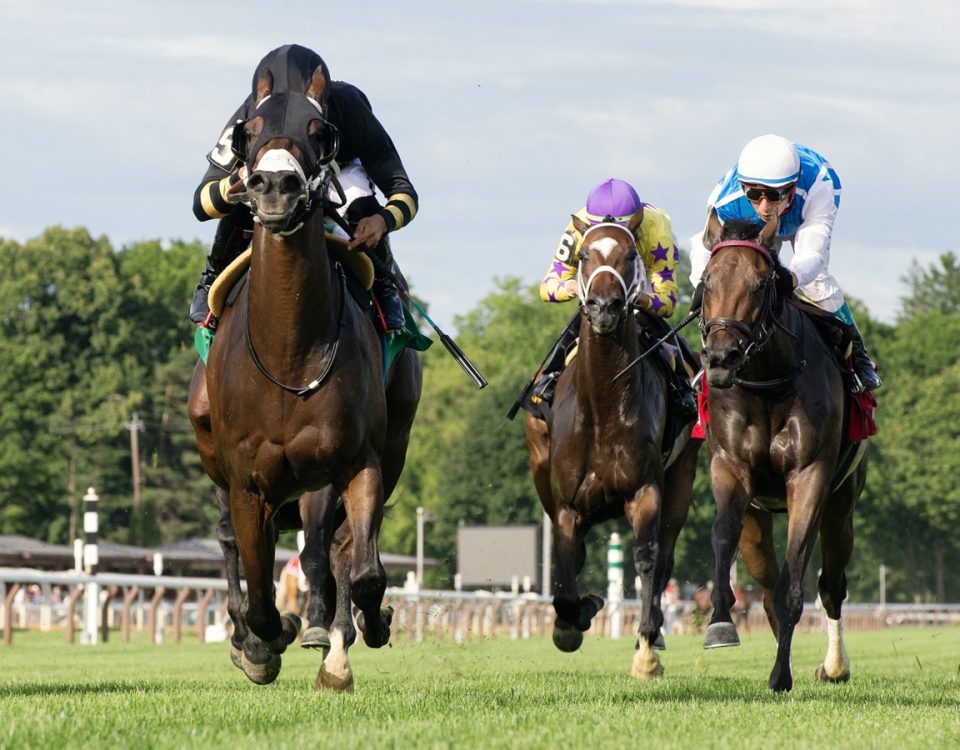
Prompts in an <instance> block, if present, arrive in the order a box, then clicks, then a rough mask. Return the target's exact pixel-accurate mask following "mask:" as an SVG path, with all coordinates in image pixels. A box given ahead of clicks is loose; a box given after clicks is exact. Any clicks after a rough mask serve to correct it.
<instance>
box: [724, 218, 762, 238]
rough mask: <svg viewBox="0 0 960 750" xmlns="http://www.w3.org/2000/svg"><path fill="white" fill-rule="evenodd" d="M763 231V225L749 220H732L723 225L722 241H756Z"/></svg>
mask: <svg viewBox="0 0 960 750" xmlns="http://www.w3.org/2000/svg"><path fill="white" fill-rule="evenodd" d="M762 229H763V225H762V224H757V223H756V222H755V221H750V220H749V219H731V220H730V221H728V222H727V223H726V224H724V225H723V231H722V232H721V233H720V239H721V240H756V239H757V238H758V237H759V236H760V231H761V230H762Z"/></svg>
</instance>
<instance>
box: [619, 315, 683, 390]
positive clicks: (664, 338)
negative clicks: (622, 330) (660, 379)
mask: <svg viewBox="0 0 960 750" xmlns="http://www.w3.org/2000/svg"><path fill="white" fill-rule="evenodd" d="M699 314H700V313H699V312H698V311H696V310H691V311H690V312H689V313H687V317H685V318H684V319H683V320H681V321H680V322H679V323H677V325H675V326H674V327H673V328H671V329H670V330H669V331H667V332H666V334H664V335H663V336H662V337H661V338H659V339H657V342H656V343H655V344H654V345H653V346H651V347H650V348H649V349H647V350H646V351H645V352H644V353H643V354H641V355H640V356H639V357H637V358H636V359H635V360H633V362H631V363H630V364H629V365H627V366H626V367H624V368H623V369H622V370H620V372H618V373H617V374H616V375H614V376H613V382H614V383H616V382H617V381H618V380H620V378H622V377H623V376H624V375H626V374H627V371H629V370H630V369H631V368H632V367H633V366H634V365H638V364H640V362H642V361H643V359H644V358H645V357H646V356H647V355H648V354H650V353H652V352H655V351H656V350H657V349H659V348H660V347H661V346H662V345H663V344H664V343H666V341H667V339H669V338H672V337H673V336H675V335H676V334H677V332H678V331H679V330H680V329H681V328H683V327H684V326H686V325H688V324H689V323H692V322H693V321H694V320H696V319H697V316H698V315H699ZM681 356H682V355H681Z"/></svg>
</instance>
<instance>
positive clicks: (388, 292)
mask: <svg viewBox="0 0 960 750" xmlns="http://www.w3.org/2000/svg"><path fill="white" fill-rule="evenodd" d="M318 69H319V70H321V71H322V73H323V75H324V77H325V78H326V79H327V81H328V82H329V81H330V76H329V71H328V69H327V66H326V63H324V61H323V60H322V59H321V57H320V56H319V55H318V54H317V53H316V52H313V51H312V50H309V49H307V48H306V47H302V46H300V45H296V44H293V45H285V46H283V47H279V48H277V49H275V50H273V51H271V52H270V53H268V54H267V55H266V56H265V57H264V58H263V59H262V60H261V61H260V63H259V65H257V69H256V71H255V73H254V76H253V85H252V93H251V94H250V95H249V96H248V97H247V98H246V100H245V101H244V102H243V104H241V105H240V107H239V108H238V109H237V111H236V112H235V113H234V115H233V116H232V117H231V118H230V119H229V120H228V122H227V125H226V127H225V128H224V130H223V134H222V135H221V136H220V139H219V141H218V142H217V145H216V146H215V147H214V148H213V150H212V151H211V152H210V153H209V154H208V156H207V160H208V162H209V166H208V168H207V171H206V173H205V174H204V175H203V179H202V180H201V182H200V185H199V186H198V187H197V189H196V191H195V192H194V197H193V212H194V215H195V216H196V217H197V218H198V219H199V220H200V221H206V220H208V219H219V220H220V224H219V226H218V227H217V233H216V237H215V239H214V242H213V246H212V247H211V249H210V253H209V255H208V257H207V265H206V268H205V269H204V271H203V273H202V275H201V277H200V283H199V284H198V286H197V290H196V292H195V293H194V298H193V303H192V304H191V306H190V319H191V320H192V321H194V322H195V323H198V324H201V325H202V324H204V323H205V321H207V319H208V314H209V308H208V306H207V293H208V292H209V289H210V285H211V284H212V283H213V281H214V279H216V277H217V276H218V275H219V274H220V272H221V271H222V270H223V269H224V268H225V267H226V265H227V264H228V263H229V262H230V261H231V260H232V259H233V257H235V256H236V255H237V254H238V253H239V252H240V251H241V250H243V249H244V248H245V247H246V245H247V244H248V241H249V234H248V232H249V230H250V229H251V228H252V226H253V224H252V217H251V213H250V209H249V208H248V207H247V206H245V205H234V204H232V203H229V202H228V201H227V192H228V190H229V189H230V187H231V186H232V185H234V184H235V183H237V182H238V181H240V180H242V179H244V178H245V177H246V175H245V171H244V168H243V167H242V166H241V165H240V164H239V162H238V160H237V158H236V157H235V156H234V154H233V150H232V136H233V129H234V126H235V125H236V123H237V122H238V121H241V122H242V121H245V120H247V119H249V118H250V117H252V116H253V111H254V109H255V108H256V88H257V82H258V81H259V80H260V77H261V76H262V75H263V74H264V73H269V74H270V76H271V78H272V82H273V86H272V93H280V92H283V91H297V92H299V93H305V92H306V91H307V88H308V86H309V84H310V82H311V80H312V79H313V76H314V74H315V73H316V72H317V70H318ZM325 91H326V92H327V93H326V94H325V96H324V97H323V98H324V101H322V102H319V104H320V106H321V108H322V110H323V113H324V116H325V117H326V118H327V120H329V121H330V122H331V123H332V124H333V125H334V126H335V127H336V129H337V131H338V132H339V136H340V140H339V149H338V152H337V157H336V168H337V171H338V173H339V180H340V183H341V185H342V187H343V190H344V193H345V195H346V198H347V203H346V205H345V206H343V207H342V208H341V209H339V211H340V213H341V215H342V216H343V217H344V218H345V219H346V220H347V221H348V222H349V224H350V226H351V229H352V231H353V234H354V238H355V240H356V242H357V243H359V242H363V243H365V244H366V245H368V246H369V247H370V248H371V249H373V250H374V252H375V253H376V254H377V255H378V256H380V259H381V260H382V261H384V264H385V266H386V267H388V268H390V267H392V264H393V259H392V255H391V252H390V246H389V242H388V240H387V235H388V233H389V232H393V231H396V230H397V229H400V228H401V227H404V226H406V225H407V224H409V223H410V222H411V221H412V220H413V218H414V217H415V216H416V214H417V209H418V207H419V202H418V197H417V192H416V190H414V188H413V184H412V183H411V182H410V178H409V177H408V176H407V173H406V170H405V169H404V166H403V163H402V162H401V160H400V155H399V154H398V153H397V149H396V146H394V144H393V141H392V140H391V139H390V136H389V135H388V134H387V131H386V130H385V129H384V127H383V125H381V124H380V121H379V120H378V119H377V118H376V117H375V116H374V114H373V110H372V109H371V107H370V102H369V100H368V99H367V97H366V95H365V94H364V93H363V92H362V91H361V90H360V89H358V88H357V87H356V86H353V85H351V84H349V83H345V82H343V81H333V82H330V84H329V85H328V86H326V87H325ZM375 189H379V190H380V192H381V193H382V194H383V195H384V196H385V197H386V204H385V205H383V206H381V205H380V203H379V202H378V201H377V199H376V197H375V196H374V191H375ZM374 293H375V294H376V295H377V298H378V301H379V302H380V305H381V308H382V309H383V312H384V317H385V319H386V327H387V329H388V330H393V329H397V328H402V327H403V325H404V314H403V307H402V304H401V302H400V299H399V296H398V294H397V291H396V289H395V288H393V286H392V285H391V284H386V283H382V281H381V280H380V279H376V280H375V281H374Z"/></svg>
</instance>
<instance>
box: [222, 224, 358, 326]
mask: <svg viewBox="0 0 960 750" xmlns="http://www.w3.org/2000/svg"><path fill="white" fill-rule="evenodd" d="M326 243H327V249H328V250H329V251H330V255H331V257H332V258H333V259H334V260H335V261H336V262H337V263H339V264H340V265H342V266H343V267H344V269H346V271H347V278H348V279H352V280H353V282H354V283H353V284H348V286H350V287H351V293H353V295H354V298H355V299H357V301H358V302H359V303H360V305H361V307H366V306H368V305H369V301H367V302H363V301H362V300H361V299H358V298H357V294H356V289H355V287H356V286H359V287H361V289H362V290H363V291H364V292H369V290H370V288H371V287H372V286H373V262H372V261H371V260H370V258H368V257H367V256H366V255H364V254H363V253H356V252H352V251H350V250H348V249H347V241H346V240H344V239H343V238H341V237H337V236H336V235H333V234H329V233H327V235H326ZM252 254H253V248H252V247H248V248H247V249H246V250H244V251H243V252H242V253H240V255H238V256H237V257H236V258H234V260H233V262H232V263H230V265H228V266H227V267H226V268H225V269H224V270H223V272H222V273H221V274H220V275H219V276H218V277H217V280H216V281H214V282H213V285H212V286H211V287H210V295H209V297H208V300H209V305H210V311H211V312H212V313H213V314H214V315H216V316H217V317H218V318H219V317H220V316H221V315H222V314H223V311H224V310H225V309H226V308H227V306H228V305H229V304H230V303H231V302H233V299H234V297H235V296H236V293H237V292H238V291H239V289H240V288H241V286H242V285H241V284H239V283H238V282H239V281H240V280H241V279H242V278H243V277H244V276H245V275H246V273H247V269H249V267H250V256H251V255H252ZM231 292H232V294H231ZM366 296H368V297H369V295H366Z"/></svg>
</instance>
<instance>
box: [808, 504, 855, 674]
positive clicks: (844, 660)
mask: <svg viewBox="0 0 960 750" xmlns="http://www.w3.org/2000/svg"><path fill="white" fill-rule="evenodd" d="M844 489H845V488H844ZM831 500H832V498H831ZM831 510H832V508H827V510H826V511H825V513H824V518H823V522H822V524H821V526H820V551H821V554H822V556H823V570H822V571H821V573H820V580H819V583H818V589H819V591H820V602H821V604H822V605H823V609H824V612H825V613H826V616H827V655H826V656H825V657H824V659H823V664H821V665H820V666H819V667H817V671H816V675H817V678H818V679H820V680H823V681H825V682H846V681H847V680H849V679H850V659H849V657H848V656H847V650H846V648H845V647H844V644H843V620H842V617H841V614H840V612H841V607H842V604H843V600H844V599H845V598H846V596H847V576H846V572H845V571H846V567H847V563H849V562H850V556H851V554H852V553H853V515H852V513H850V512H846V509H844V514H842V515H837V516H835V515H833V514H832V513H831ZM850 510H852V504H851V508H850Z"/></svg>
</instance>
